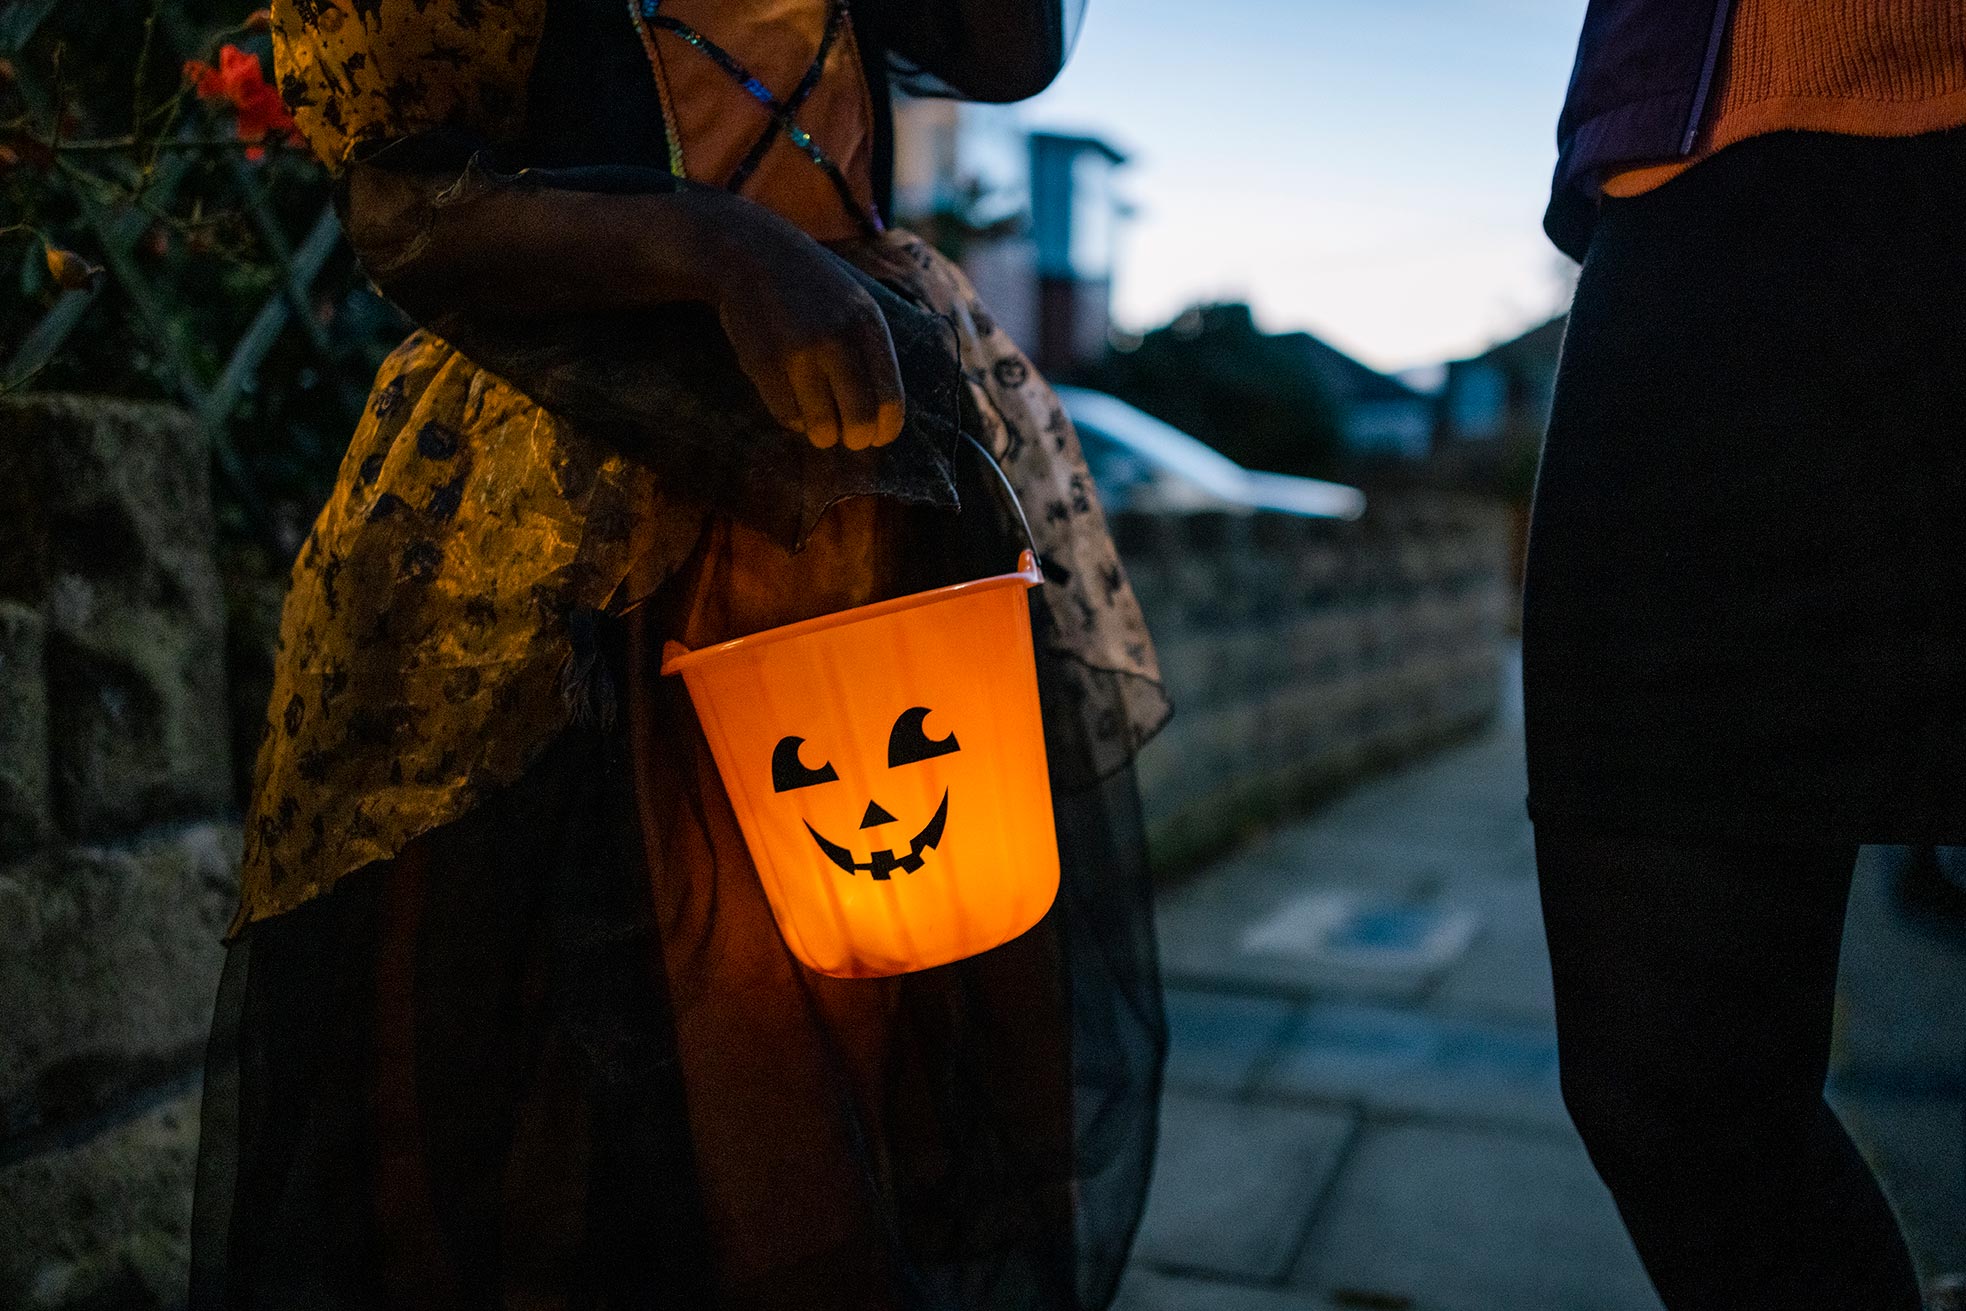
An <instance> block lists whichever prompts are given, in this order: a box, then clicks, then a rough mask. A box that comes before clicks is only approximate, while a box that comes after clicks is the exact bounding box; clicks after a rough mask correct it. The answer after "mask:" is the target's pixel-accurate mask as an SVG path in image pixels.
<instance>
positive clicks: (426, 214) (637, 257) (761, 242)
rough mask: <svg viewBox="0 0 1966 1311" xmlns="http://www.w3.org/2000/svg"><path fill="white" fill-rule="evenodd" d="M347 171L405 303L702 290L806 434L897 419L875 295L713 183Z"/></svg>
mask: <svg viewBox="0 0 1966 1311" xmlns="http://www.w3.org/2000/svg"><path fill="white" fill-rule="evenodd" d="M354 170H355V171H354V172H352V173H351V174H350V176H349V177H348V179H347V184H348V192H347V210H346V212H347V219H348V230H349V238H350V240H351V241H353V242H354V245H355V248H356V251H357V253H358V254H359V255H360V256H361V259H362V263H363V266H364V267H365V268H366V269H368V271H369V274H370V276H371V277H373V278H374V279H375V280H376V283H377V285H379V286H380V287H381V288H382V289H383V291H384V292H386V293H388V294H389V295H390V296H391V297H392V298H394V299H397V300H399V301H400V302H401V303H402V304H403V305H404V306H405V307H406V308H408V309H410V310H412V312H416V313H419V315H421V313H422V311H421V310H419V309H418V307H422V309H423V310H436V309H443V310H463V311H467V312H471V313H478V314H490V315H499V316H507V317H512V318H547V317H552V316H555V315H565V314H581V313H597V312H605V311H610V310H635V309H646V308H649V307H652V306H657V305H665V304H674V303H677V302H683V301H700V302H703V303H705V304H708V305H710V306H711V307H712V308H713V309H714V310H715V311H716V313H717V317H718V321H719V323H720V324H721V325H722V327H723V330H724V333H725V335H726V336H728V337H729V339H730V343H731V347H732V349H733V350H734V351H735V352H736V355H737V361H738V364H739V366H740V367H741V368H742V369H743V370H744V373H745V376H746V377H748V378H749V379H750V380H751V383H752V384H753V385H754V386H755V387H756V388H757V390H758V394H759V396H760V398H761V399H762V400H763V401H764V403H765V405H766V407H767V408H768V409H770V411H771V413H772V415H773V416H774V417H775V418H777V419H778V421H779V422H780V423H782V424H783V425H785V426H786V427H788V428H792V429H794V430H796V431H799V432H803V433H804V434H805V435H806V438H807V440H809V441H811V442H812V443H813V444H814V445H815V446H822V447H824V446H832V445H834V444H836V443H840V442H844V443H845V444H846V445H847V446H848V447H850V448H853V449H859V448H861V447H866V446H880V445H885V444H886V443H888V442H891V441H893V440H894V438H895V437H896V436H897V435H898V434H899V433H900V431H901V423H902V415H903V410H902V393H901V379H900V374H899V368H898V366H897V365H896V363H895V358H894V345H893V342H892V341H891V340H890V339H889V337H888V331H887V324H886V321H885V320H884V319H883V318H882V317H881V313H880V310H879V309H878V308H877V307H876V306H875V304H874V301H873V298H872V297H871V296H869V295H868V294H867V292H866V291H865V290H863V289H862V288H861V286H860V285H859V283H858V282H856V281H855V280H854V279H853V277H852V275H851V274H850V273H849V272H848V271H847V270H846V269H845V268H844V267H843V266H842V265H840V263H839V262H838V261H837V260H836V259H834V258H833V257H832V256H831V255H829V254H828V253H827V252H826V251H825V250H824V249H823V248H822V247H821V246H820V245H819V244H818V243H817V242H815V241H813V240H812V238H810V237H808V236H807V235H806V234H805V233H803V232H801V231H800V230H799V229H798V228H796V227H794V226H793V225H792V224H790V223H788V222H786V221H785V220H784V219H782V218H780V217H778V215H776V214H774V213H772V212H771V211H769V210H767V209H765V208H764V207H762V206H760V205H756V204H753V203H752V202H750V201H748V200H744V199H742V198H740V197H737V196H733V195H729V194H727V193H724V192H719V191H714V190H710V189H708V188H688V189H684V190H679V191H667V192H657V193H651V194H641V193H638V194H614V193H609V192H596V191H571V190H562V189H557V188H553V187H536V186H511V185H503V184H493V185H488V186H479V187H477V188H476V189H472V190H468V191H465V192H463V193H462V195H461V196H453V197H446V198H440V197H439V195H438V193H439V191H440V189H441V188H443V187H444V186H445V185H446V180H445V179H443V178H439V177H431V176H427V175H423V174H419V173H413V172H407V173H406V172H401V171H396V170H387V169H382V168H379V167H375V166H364V165H359V164H358V165H355V166H354ZM452 181H456V180H455V179H452ZM458 185H460V186H465V187H469V186H470V185H471V179H470V177H469V176H468V174H467V176H466V178H465V179H464V180H463V181H462V182H459V183H458Z"/></svg>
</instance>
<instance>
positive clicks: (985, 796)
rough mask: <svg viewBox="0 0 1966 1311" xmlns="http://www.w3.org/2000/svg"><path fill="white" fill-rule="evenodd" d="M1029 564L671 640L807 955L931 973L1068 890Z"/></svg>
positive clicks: (761, 867) (775, 910)
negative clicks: (715, 636)
mask: <svg viewBox="0 0 1966 1311" xmlns="http://www.w3.org/2000/svg"><path fill="white" fill-rule="evenodd" d="M1041 581H1042V576H1041V575H1040V574H1039V572H1038V566H1037V560H1036V557H1034V556H1033V555H1032V554H1031V553H1030V552H1029V551H1026V552H1025V553H1024V554H1023V557H1022V559H1020V560H1019V562H1018V571H1017V572H1016V573H1012V574H1003V575H1000V576H998V577H995V578H984V579H981V580H978V581H976V582H968V583H957V584H955V585H954V586H951V587H942V588H937V589H935V590H934V591H928V592H918V593H916V594H914V595H912V596H903V597H897V598H895V599H894V600H891V601H879V602H876V603H874V604H872V605H865V606H859V607H857V608H855V609H852V610H845V611H842V612H840V613H838V614H832V615H823V616H821V617H819V618H817V619H808V620H805V621H804V622H802V623H796V624H787V625H785V626H784V627H782V628H773V629H768V630H766V631H765V632H762V633H753V634H752V635H750V636H749V637H740V638H737V639H735V640H733V641H729V642H724V643H720V644H719V645H717V646H711V647H705V648H704V649H702V650H700V651H690V650H688V649H686V648H684V647H683V646H682V645H681V644H680V643H676V642H671V643H670V644H669V645H668V646H667V647H666V648H665V650H664V653H663V654H664V659H663V662H662V672H663V673H665V674H681V675H682V676H683V682H684V684H685V685H686V686H687V687H688V689H689V695H690V701H691V702H692V703H693V704H694V705H695V707H696V714H697V718H698V719H699V720H700V721H701V722H702V724H703V732H704V736H705V737H707V738H708V739H709V743H710V752H711V755H712V756H714V757H715V759H716V762H717V771H718V773H719V774H721V775H722V776H723V781H724V790H725V791H726V792H727V793H729V795H730V802H731V806H732V808H733V809H734V810H735V811H736V812H737V820H738V823H739V825H740V826H741V827H742V828H743V830H744V841H745V844H746V845H747V846H748V847H749V848H750V851H751V859H752V861H753V862H754V863H755V864H756V865H757V867H758V874H759V876H760V878H761V879H762V880H763V882H764V887H765V894H766V895H767V896H768V897H769V898H770V900H771V909H772V914H773V916H774V917H775V918H776V919H777V921H778V929H779V932H780V933H781V934H783V935H784V938H785V942H786V944H787V945H788V946H789V947H790V948H791V949H792V952H793V954H794V955H796V956H797V957H798V958H799V959H800V960H802V961H804V962H805V963H806V964H807V965H809V966H811V967H812V968H813V969H815V970H817V971H819V972H820V973H821V974H830V975H835V976H838V977H842V978H869V977H877V976H881V975H889V974H902V973H906V972H907V971H909V970H921V969H927V968H929V967H930V966H934V965H943V964H947V963H948V962H950V961H954V960H961V959H962V958H963V957H965V956H973V955H975V954H977V953H978V952H982V951H987V950H989V949H990V948H992V947H995V946H997V945H999V944H1000V943H1004V942H1008V941H1009V940H1010V939H1012V938H1014V937H1016V936H1017V935H1018V934H1020V933H1023V932H1024V931H1025V930H1026V929H1028V928H1030V927H1031V926H1032V925H1033V924H1036V923H1037V922H1038V921H1039V920H1040V919H1042V918H1043V917H1044V914H1045V912H1046V911H1047V910H1049V909H1050V908H1051V903H1052V899H1053V898H1054V897H1056V896H1057V893H1058V837H1057V833H1056V830H1055V828H1054V827H1053V819H1052V812H1051V781H1050V776H1049V774H1048V773H1047V771H1046V766H1045V754H1044V726H1043V724H1042V722H1041V721H1040V718H1039V714H1038V686H1037V667H1036V662H1035V660H1034V658H1033V653H1032V649H1031V622H1030V598H1029V596H1028V595H1027V590H1028V589H1029V588H1031V587H1034V586H1036V585H1037V584H1038V583H1039V582H1041Z"/></svg>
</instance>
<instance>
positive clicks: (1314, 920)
mask: <svg viewBox="0 0 1966 1311" xmlns="http://www.w3.org/2000/svg"><path fill="white" fill-rule="evenodd" d="M1271 882H1272V885H1273V887H1275V889H1276V892H1275V893H1274V894H1273V895H1272V896H1270V897H1268V898H1267V899H1265V900H1263V901H1261V902H1257V901H1255V900H1253V899H1252V900H1250V901H1248V902H1245V903H1243V904H1241V905H1238V906H1234V907H1223V906H1214V907H1202V906H1198V905H1194V904H1187V905H1180V906H1176V907H1173V908H1170V909H1169V910H1167V911H1165V912H1163V913H1162V914H1161V915H1160V917H1159V921H1160V936H1161V944H1162V958H1161V969H1162V973H1163V975H1164V976H1165V977H1166V978H1167V979H1168V981H1169V982H1170V984H1173V985H1175V986H1207V987H1216V988H1241V989H1245V990H1248V991H1251V992H1257V993H1268V994H1271V995H1276V996H1286V997H1310V996H1344V997H1364V998H1377V999H1383V1000H1388V1001H1409V1000H1415V999H1417V998H1419V997H1420V996H1422V995H1423V994H1424V993H1426V992H1427V991H1428V990H1429V989H1430V988H1432V987H1433V986H1434V984H1435V983H1436V982H1437V981H1438V979H1439V978H1440V976H1441V975H1442V973H1443V972H1444V971H1445V970H1446V969H1447V968H1448V967H1449V966H1450V965H1452V964H1453V963H1454V962H1455V961H1456V960H1458V959H1459V958H1460V956H1461V954H1462V953H1463V952H1464V951H1465V950H1466V949H1467V947H1468V944H1469V943H1470V942H1471V941H1472V940H1473V938H1474V934H1475V930H1476V929H1477V928H1478V925H1477V924H1476V923H1475V922H1474V921H1473V919H1472V918H1471V916H1470V914H1469V912H1467V911H1465V910H1461V909H1457V908H1454V907H1452V906H1445V905H1441V904H1439V902H1438V899H1437V898H1435V897H1433V896H1432V895H1430V894H1429V893H1426V892H1424V891H1422V890H1419V889H1417V888H1416V889H1415V890H1413V891H1411V892H1405V893H1402V892H1396V891H1393V890H1391V889H1387V888H1384V887H1375V886H1372V885H1357V884H1352V883H1349V882H1346V881H1344V880H1342V879H1329V880H1320V881H1317V882H1312V881H1310V880H1291V881H1289V882H1284V881H1282V880H1279V879H1277V878H1275V877H1274V876H1272V879H1271Z"/></svg>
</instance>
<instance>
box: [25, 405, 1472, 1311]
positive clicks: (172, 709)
mask: <svg viewBox="0 0 1966 1311" xmlns="http://www.w3.org/2000/svg"><path fill="white" fill-rule="evenodd" d="M207 468H208V457H207V454H206V451H205V448H204V446H203V443H202V442H201V440H200V439H199V436H198V434H197V431H196V429H195V427H194V426H193V424H192V423H191V421H190V420H189V419H188V418H187V417H186V416H185V415H183V414H182V413H181V412H180V411H178V410H175V409H172V408H169V407H163V406H143V405H132V404H124V403H120V402H105V401H100V400H95V399H90V398H75V397H59V396H30V397H27V398H24V399H18V400H10V401H9V400H0V1306H3V1307H8V1308H12V1307H21V1308H64V1309H66V1311H79V1309H80V1308H98V1307H101V1308H106V1307H126V1306H127V1307H166V1308H167V1307H173V1306H177V1305H180V1304H181V1302H182V1299H183V1289H184V1268H185V1259H186V1236H185V1235H186V1229H187V1225H188V1220H189V1213H190V1192H191V1168H192V1159H193V1152H194V1146H195V1142H196V1135H197V1102H198V1091H197V1089H198V1072H199V1067H200V1061H201V1057H202V1042H203V1039H204V1036H205V1031H206V1026H207V1024H208V1022H209V1017H210V1011H211V1004H212V998H213V993H214V988H215V985H216V982H217V977H218V970H219V966H220V963H221V959H222V951H221V948H220V946H219V935H220V932H221V931H222V929H223V926H224V922H225V919H226V916H227V914H228V912H229V910H230V908H231V901H232V893H233V877H234V873H233V865H234V862H235V861H236V859H237V849H238V837H239V835H238V829H237V823H236V814H237V811H236V806H235V803H234V800H233V798H234V796H235V795H236V781H237V773H236V767H237V766H240V765H243V764H247V763H249V762H248V761H246V760H245V759H244V758H245V757H246V756H247V755H248V754H249V752H250V742H251V735H250V734H249V733H248V734H245V735H243V736H238V735H237V734H236V733H235V730H236V728H237V727H238V726H240V725H246V726H249V727H256V726H257V724H258V722H259V719H260V712H261V707H262V706H263V704H264V701H265V698H266V695H267V693H266V675H267V668H268V666H267V661H268V659H269V656H268V654H267V647H268V646H269V644H270V627H271V625H272V623H273V619H274V616H275V614H276V613H277V597H278V586H277V584H273V585H269V584H266V583H264V582H259V583H254V582H251V581H247V582H244V583H240V582H237V581H235V583H234V585H233V586H232V587H231V588H230V591H231V592H232V596H231V602H230V605H229V606H228V602H227V596H226V592H227V590H228V589H227V588H226V587H225V586H223V585H222V583H221V579H220V570H219V568H218V565H217V562H216V558H215V540H214V538H215V533H214V526H213V515H212V505H211V496H210V488H209V486H208V482H207ZM1114 526H1115V531H1116V532H1117V534H1118V536H1119V538H1120V541H1121V547H1122V551H1123V553H1124V554H1125V556H1126V559H1127V562H1128V564H1129V566H1130V568H1131V571H1132V574H1133V579H1134V583H1135V586H1136V587H1137V588H1138V590H1139V592H1140V596H1141V599H1142V600H1143V602H1144V603H1145V604H1146V607H1147V611H1148V617H1149V619H1150V620H1151V622H1152V624H1153V627H1154V631H1155V633H1156V635H1157V636H1158V638H1159V643H1160V653H1161V659H1162V662H1163V665H1164V667H1165V670H1166V674H1167V678H1168V681H1169V684H1170V685H1171V688H1172V691H1173V694H1174V696H1175V699H1176V702H1177V705H1178V708H1179V713H1178V714H1177V716H1176V718H1175V720H1174V721H1173V723H1172V724H1171V725H1170V726H1169V727H1168V728H1167V729H1166V730H1165V731H1164V732H1163V733H1162V735H1161V737H1160V738H1159V739H1157V740H1156V742H1155V743H1154V744H1153V745H1152V746H1150V747H1149V749H1148V751H1147V754H1146V755H1145V756H1144V757H1143V758H1142V760H1141V770H1140V776H1141V781H1142V785H1143V792H1144V795H1145V798H1146V801H1147V805H1148V812H1149V815H1150V822H1151V824H1152V832H1153V840H1154V843H1155V854H1156V858H1157V860H1158V861H1159V862H1160V863H1161V864H1162V865H1163V866H1166V867H1170V868H1173V867H1179V866H1180V865H1182V864H1184V863H1190V862H1192V861H1193V860H1194V859H1196V858H1198V857H1199V856H1201V855H1204V854H1206V853H1207V852H1208V851H1210V850H1213V849H1215V848H1217V847H1220V846H1222V845H1224V844H1226V843H1228V842H1231V841H1234V840H1235V839H1237V838H1238V837H1240V836H1242V835H1244V834H1246V833H1247V832H1249V831H1250V830H1252V829H1253V828H1255V827H1258V826H1260V825H1261V824H1262V823H1263V822H1265V821H1266V820H1267V819H1269V818H1271V817H1274V816H1276V815H1278V814H1280V813H1283V812H1285V811H1287V810H1289V809H1291V808H1293V807H1296V806H1298V805H1301V804H1302V803H1304V802H1305V801H1307V800H1309V799H1311V798H1314V797H1315V796H1317V795H1318V794H1319V793H1320V792H1322V791H1325V790H1328V789H1330V788H1332V787H1334V786H1336V785H1337V784H1339V783H1341V782H1342V781H1344V780H1345V779H1347V778H1350V777H1353V776H1355V775H1356V774H1358V773H1359V772H1360V771H1362V770H1365V769H1368V768H1371V767H1374V766H1377V765H1380V764H1383V763H1385V762H1388V761H1391V760H1394V759H1397V758H1399V757H1402V756H1406V755H1410V754H1412V753H1415V752H1418V751H1421V750H1424V749H1426V748H1427V747H1429V746H1432V745H1435V744H1437V743H1440V742H1443V741H1445V740H1448V739H1450V738H1452V737H1454V736H1456V735H1458V734H1462V733H1465V732H1467V731H1469V730H1470V729H1471V728H1473V727H1474V726H1476V725H1478V724H1479V723H1481V722H1482V721H1483V720H1484V719H1485V718H1486V717H1487V716H1489V715H1490V714H1491V713H1492V712H1493V710H1494V708H1495V702H1496V695H1497V688H1498V684H1499V677H1498V674H1499V661H1500V652H1501V625H1502V615H1503V608H1504V606H1503V603H1504V597H1505V590H1504V584H1503V577H1504V569H1505V554H1506V542H1507V536H1506V527H1507V525H1506V521H1505V517H1504V515H1503V514H1502V513H1501V512H1499V511H1496V510H1491V509H1489V508H1486V507H1484V506H1482V505H1480V504H1473V503H1459V502H1448V501H1438V500H1422V499H1411V498H1408V499H1393V500H1385V501H1380V502H1375V503H1374V506H1373V508H1372V510H1371V512H1370V513H1369V514H1368V516H1367V517H1366V519H1365V520H1364V521H1362V522H1360V523H1357V524H1335V523H1326V522H1319V521H1310V520H1302V519H1293V518H1287V517H1284V516H1273V515H1256V516H1242V517H1234V516H1225V515H1213V514H1209V515H1190V516H1183V517H1176V518H1156V517H1141V516H1132V515H1121V516H1118V517H1117V518H1116V519H1115V523H1114ZM228 609H229V610H230V613H231V616H232V617H231V620H230V623H229V624H228ZM228 629H229V630H230V632H229V635H228ZM235 737H236V738H237V740H235Z"/></svg>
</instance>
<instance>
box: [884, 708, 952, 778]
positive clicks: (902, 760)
mask: <svg viewBox="0 0 1966 1311" xmlns="http://www.w3.org/2000/svg"><path fill="white" fill-rule="evenodd" d="M927 718H928V707H927V706H916V707H914V708H913V709H912V710H904V711H902V712H901V717H900V718H899V719H897V720H895V721H894V731H893V732H891V733H889V734H888V735H887V767H888V768H889V769H893V768H894V767H896V766H897V765H912V764H914V763H915V762H916V761H918V760H933V759H935V758H936V757H937V756H946V755H949V754H950V753H951V752H955V751H961V750H962V747H961V746H960V745H959V744H958V743H957V742H956V735H955V734H954V733H951V734H949V736H947V737H945V738H943V739H942V740H941V741H940V742H931V741H929V738H928V734H927V733H925V732H923V731H922V723H923V721H924V720H926V719H927Z"/></svg>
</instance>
